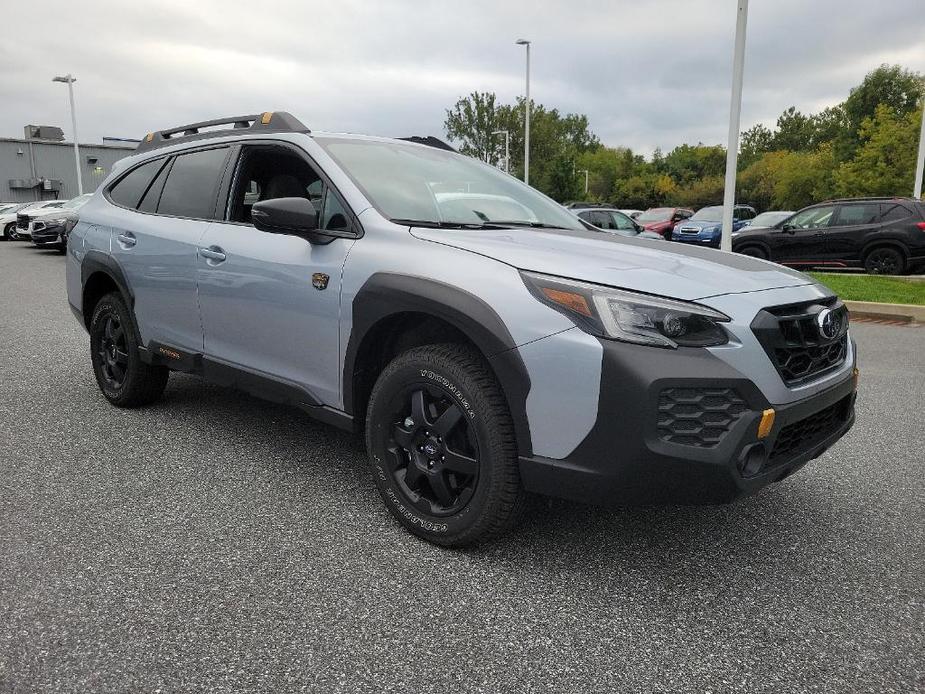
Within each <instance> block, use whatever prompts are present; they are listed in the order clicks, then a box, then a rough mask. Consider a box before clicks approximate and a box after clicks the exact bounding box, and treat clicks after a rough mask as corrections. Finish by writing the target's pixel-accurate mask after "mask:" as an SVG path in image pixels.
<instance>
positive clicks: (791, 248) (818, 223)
mask: <svg viewBox="0 0 925 694" xmlns="http://www.w3.org/2000/svg"><path fill="white" fill-rule="evenodd" d="M834 212H835V206H834V205H820V206H819V207H812V208H810V209H808V210H803V211H802V212H798V213H797V214H795V215H794V216H793V217H791V218H790V219H789V220H788V221H787V224H783V225H780V226H779V227H775V228H774V231H773V232H771V246H772V260H776V261H778V262H782V263H789V264H793V265H812V264H814V263H818V262H819V261H820V260H822V258H823V255H824V250H825V235H824V231H825V229H826V228H827V227H828V226H829V224H830V223H831V221H832V216H833V213H834Z"/></svg>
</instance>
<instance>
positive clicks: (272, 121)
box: [136, 111, 311, 152]
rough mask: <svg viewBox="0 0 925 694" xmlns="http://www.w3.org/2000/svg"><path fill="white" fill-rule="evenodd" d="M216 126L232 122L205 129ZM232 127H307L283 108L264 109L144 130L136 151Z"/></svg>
mask: <svg viewBox="0 0 925 694" xmlns="http://www.w3.org/2000/svg"><path fill="white" fill-rule="evenodd" d="M232 124H233V125H232ZM219 125H232V127H231V128H221V129H218V130H207V131H206V132H200V131H201V130H202V129H203V128H214V127H215V126H219ZM233 130H247V131H248V132H254V133H309V132H311V130H309V129H308V128H307V127H305V125H304V124H303V123H302V121H300V120H299V119H298V118H296V117H295V116H293V115H292V114H291V113H286V112H285V111H265V112H264V113H255V114H253V115H250V116H232V117H231V118H216V119H215V120H206V121H202V122H201V123H190V124H189V125H180V126H178V127H176V128H169V129H167V130H155V131H154V132H153V133H148V134H147V135H145V137H144V138H143V139H142V140H141V143H140V144H139V145H138V148H137V150H136V151H137V152H147V151H150V150H152V149H158V148H160V147H167V146H168V145H173V144H176V143H178V142H189V141H191V140H200V139H205V138H208V137H222V136H224V135H230V134H231V131H233Z"/></svg>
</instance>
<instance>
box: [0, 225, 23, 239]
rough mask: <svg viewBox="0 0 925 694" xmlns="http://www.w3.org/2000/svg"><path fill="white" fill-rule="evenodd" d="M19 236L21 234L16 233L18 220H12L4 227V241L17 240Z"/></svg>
mask: <svg viewBox="0 0 925 694" xmlns="http://www.w3.org/2000/svg"><path fill="white" fill-rule="evenodd" d="M18 238H19V235H18V234H17V233H16V222H10V223H9V224H7V225H6V226H5V227H3V240H4V241H16V240H17V239H18Z"/></svg>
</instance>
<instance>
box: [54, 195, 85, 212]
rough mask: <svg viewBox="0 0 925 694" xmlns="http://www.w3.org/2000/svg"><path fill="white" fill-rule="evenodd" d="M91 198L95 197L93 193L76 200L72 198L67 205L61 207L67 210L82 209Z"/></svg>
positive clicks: (78, 197)
mask: <svg viewBox="0 0 925 694" xmlns="http://www.w3.org/2000/svg"><path fill="white" fill-rule="evenodd" d="M91 197H93V194H92V193H86V194H84V195H79V196H77V197H76V198H71V199H70V200H68V201H67V202H66V203H64V204H63V205H61V208H62V209H65V210H76V209H77V208H79V207H81V206H82V205H83V204H84V203H86V202H87V200H89V199H90V198H91Z"/></svg>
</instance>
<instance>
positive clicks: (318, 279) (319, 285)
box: [312, 272, 331, 289]
mask: <svg viewBox="0 0 925 694" xmlns="http://www.w3.org/2000/svg"><path fill="white" fill-rule="evenodd" d="M330 279H331V278H330V277H329V276H328V275H326V274H324V273H323V272H316V273H315V274H314V275H312V286H313V287H314V288H315V289H327V288H328V280H330Z"/></svg>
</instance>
